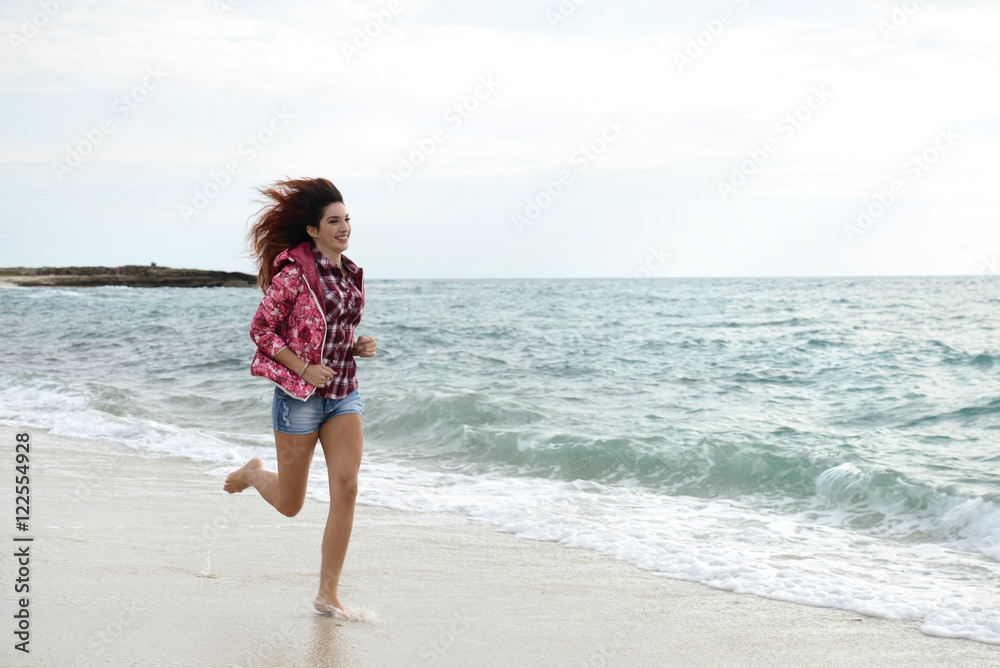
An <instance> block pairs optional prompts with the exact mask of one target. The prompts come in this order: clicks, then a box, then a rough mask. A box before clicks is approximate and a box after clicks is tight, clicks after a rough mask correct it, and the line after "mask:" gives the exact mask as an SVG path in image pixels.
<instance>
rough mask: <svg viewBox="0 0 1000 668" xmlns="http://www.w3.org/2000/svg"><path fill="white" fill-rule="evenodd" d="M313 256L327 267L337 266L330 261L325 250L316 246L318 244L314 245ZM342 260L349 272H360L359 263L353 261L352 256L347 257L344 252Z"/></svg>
mask: <svg viewBox="0 0 1000 668" xmlns="http://www.w3.org/2000/svg"><path fill="white" fill-rule="evenodd" d="M312 257H313V259H314V260H316V262H319V263H320V264H321V265H322V266H324V267H327V268H329V269H332V268H333V267H336V266H337V265H335V264H334V263H332V262H330V259H329V258H328V257H327V256H325V255H323V251H321V250H320V249H318V248H316V246H313V247H312ZM340 261H341V263H343V265H344V269H346V270H347V273H348V274H356V273H357V272H358V265H356V264H354V263H353V262H351V258H349V257H347V256H346V255H344V254H341V256H340Z"/></svg>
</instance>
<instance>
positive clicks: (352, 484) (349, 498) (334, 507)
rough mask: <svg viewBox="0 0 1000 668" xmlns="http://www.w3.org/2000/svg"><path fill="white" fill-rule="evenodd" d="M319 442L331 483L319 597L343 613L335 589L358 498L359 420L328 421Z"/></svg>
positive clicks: (361, 436) (320, 606) (361, 439)
mask: <svg viewBox="0 0 1000 668" xmlns="http://www.w3.org/2000/svg"><path fill="white" fill-rule="evenodd" d="M319 440H320V443H321V444H322V446H323V455H324V457H325V458H326V468H327V471H328V472H329V479H330V510H329V514H328V515H327V518H326V530H325V531H324V532H323V560H322V564H321V566H320V576H319V596H320V597H322V599H324V601H325V603H326V604H328V605H330V606H333V607H336V608H339V609H340V610H343V611H345V612H346V608H344V606H343V605H342V604H341V603H340V599H339V598H338V596H337V585H338V584H339V582H340V573H341V570H342V569H343V567H344V558H345V557H346V556H347V544H348V542H349V541H350V539H351V529H352V528H353V526H354V501H355V499H356V498H357V495H358V470H359V469H360V468H361V450H362V447H363V444H364V434H363V431H362V426H361V416H360V415H357V414H353V413H349V414H346V415H338V416H337V417H335V418H332V419H330V420H327V421H326V422H324V423H323V426H322V427H320V431H319ZM324 607H325V606H323V604H322V603H321V602H320V601H317V605H316V609H317V610H324ZM325 611H329V610H325Z"/></svg>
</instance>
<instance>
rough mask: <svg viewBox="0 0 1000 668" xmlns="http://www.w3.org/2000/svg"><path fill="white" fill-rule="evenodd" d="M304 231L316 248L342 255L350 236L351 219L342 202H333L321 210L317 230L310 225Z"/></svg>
mask: <svg viewBox="0 0 1000 668" xmlns="http://www.w3.org/2000/svg"><path fill="white" fill-rule="evenodd" d="M306 229H307V230H308V231H309V234H310V236H312V237H313V239H315V240H316V244H317V245H318V246H322V247H325V248H326V249H328V250H331V251H333V252H336V253H342V252H344V251H345V250H347V241H348V239H350V236H351V217H350V216H349V215H347V208H346V207H345V206H344V203H343V202H334V203H333V204H330V205H328V206H327V207H326V209H324V210H323V217H322V218H321V219H320V221H319V228H316V227H315V226H314V225H310V226H309V227H307V228H306Z"/></svg>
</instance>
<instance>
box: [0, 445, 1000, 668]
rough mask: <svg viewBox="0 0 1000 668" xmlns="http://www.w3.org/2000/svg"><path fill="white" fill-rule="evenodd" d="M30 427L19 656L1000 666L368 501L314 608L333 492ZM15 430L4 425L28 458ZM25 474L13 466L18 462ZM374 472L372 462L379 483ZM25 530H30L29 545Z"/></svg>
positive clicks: (901, 632) (898, 633)
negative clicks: (24, 626)
mask: <svg viewBox="0 0 1000 668" xmlns="http://www.w3.org/2000/svg"><path fill="white" fill-rule="evenodd" d="M27 431H28V432H29V433H30V434H31V441H32V444H33V447H32V455H31V456H32V461H31V522H30V531H28V532H27V533H25V534H17V535H19V536H25V535H30V536H32V537H33V538H34V540H33V542H32V543H31V548H30V549H31V562H30V568H31V572H30V578H31V582H30V584H31V592H30V604H29V610H30V614H31V617H30V620H31V627H30V632H31V641H30V648H31V653H30V654H28V655H23V654H21V653H20V652H14V651H13V649H12V648H13V644H14V642H15V640H14V639H13V635H12V634H13V631H14V620H13V614H14V611H15V601H14V595H13V582H12V581H13V579H14V575H13V573H14V572H15V566H16V563H15V559H14V557H13V549H9V548H10V547H11V546H12V545H15V543H14V542H13V537H14V534H15V532H14V530H13V528H12V527H13V519H12V518H13V514H14V494H13V484H7V485H4V486H3V487H2V490H0V497H2V501H0V503H2V508H3V509H4V510H3V512H4V513H6V514H7V517H8V518H11V519H10V520H9V521H8V522H6V523H5V526H6V527H7V528H5V529H4V532H3V538H4V540H5V542H6V543H7V548H6V549H4V550H3V553H4V557H3V559H2V564H3V573H4V574H5V575H4V578H5V580H7V581H6V582H4V583H3V587H2V589H3V592H4V595H3V610H2V614H0V617H2V618H3V620H4V622H3V623H2V624H3V628H2V629H0V631H2V632H3V633H2V637H4V638H5V639H6V640H5V641H4V642H5V644H6V646H5V647H4V650H3V652H2V656H3V657H4V661H3V664H4V665H13V666H107V665H111V666H117V665H130V666H131V665H142V666H269V667H273V666H281V665H284V666H432V665H433V666H546V667H552V666H712V667H717V666H768V667H769V668H770V667H774V666H806V665H808V666H872V665H877V666H996V665H998V664H1000V647H997V646H991V645H984V644H979V643H974V642H969V641H964V640H950V639H942V638H933V637H929V636H926V635H924V634H922V633H920V631H919V628H918V627H919V625H918V624H917V623H916V622H912V621H895V620H885V619H877V618H870V617H863V616H861V615H858V614H855V613H849V612H843V611H839V610H830V609H823V608H814V607H807V606H800V605H795V604H789V603H782V602H778V601H771V600H767V599H762V598H758V597H754V596H748V595H738V594H733V593H729V592H722V591H718V590H714V589H710V588H708V587H705V586H703V585H699V584H695V583H689V582H680V581H674V580H668V579H665V578H662V577H658V576H656V575H654V574H653V573H650V572H648V571H643V570H640V569H638V568H635V567H633V566H630V565H628V564H626V563H624V562H620V561H616V560H614V559H612V558H610V557H606V556H604V555H600V554H597V553H594V552H588V551H585V550H575V549H570V548H566V547H563V546H560V545H558V544H554V543H543V542H537V541H529V540H524V539H519V538H515V537H513V536H511V535H508V534H503V533H499V532H497V531H495V530H494V529H493V528H492V527H490V526H488V525H486V524H482V523H477V522H473V521H471V520H468V519H466V518H464V517H460V516H456V515H450V514H430V513H412V512H402V511H395V510H388V509H383V508H373V507H366V506H358V509H357V513H356V519H355V526H354V534H353V537H352V541H351V546H350V549H349V551H348V554H347V562H346V564H345V567H344V573H343V577H342V581H341V600H342V601H343V602H344V603H345V605H347V606H348V607H355V608H357V607H364V608H366V609H368V610H371V611H374V612H375V613H376V614H377V615H378V618H379V619H378V622H376V623H364V622H361V623H359V622H340V621H336V620H334V619H332V618H330V617H326V616H322V615H317V614H315V613H314V612H313V611H312V610H311V601H312V598H313V596H314V595H315V594H316V590H317V586H318V579H319V562H320V554H319V545H320V539H321V535H322V532H323V526H324V524H325V521H326V510H327V506H326V505H324V504H321V503H318V502H315V501H313V500H311V499H307V500H306V505H305V507H304V508H303V510H302V512H301V513H300V514H299V515H298V516H296V517H294V518H287V517H284V516H282V515H280V514H279V513H277V512H276V511H275V510H274V509H273V508H271V507H270V506H269V505H268V504H267V503H266V502H265V501H264V500H263V499H262V498H260V496H259V495H258V494H257V492H256V491H255V490H253V489H252V488H251V489H249V490H247V491H246V492H244V493H242V494H237V495H232V496H230V495H228V494H226V493H225V492H223V491H222V482H223V478H222V477H214V476H208V475H205V474H204V471H206V470H208V469H210V468H212V467H211V465H208V464H199V463H196V462H191V461H188V460H185V459H182V458H178V457H162V456H158V455H153V454H149V453H142V452H139V451H136V450H133V449H129V448H126V447H125V446H122V445H118V444H116V443H113V442H108V441H98V440H90V439H77V438H69V437H63V436H55V435H51V434H49V433H48V432H46V431H44V430H39V429H29V430H27ZM14 433H15V430H14V429H12V428H9V427H0V439H2V441H3V443H4V450H3V451H4V452H5V453H7V455H6V456H5V458H4V459H5V461H6V462H7V463H8V466H9V467H10V469H12V468H13V466H14V462H13V442H14V438H13V435H14ZM11 483H12V481H11ZM364 484H365V480H364V478H363V476H362V480H361V485H362V486H363V485H364ZM18 545H19V544H18Z"/></svg>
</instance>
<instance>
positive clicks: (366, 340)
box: [351, 336, 375, 357]
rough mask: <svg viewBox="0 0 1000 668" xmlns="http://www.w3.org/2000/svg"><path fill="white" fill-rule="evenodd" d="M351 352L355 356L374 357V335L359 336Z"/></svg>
mask: <svg viewBox="0 0 1000 668" xmlns="http://www.w3.org/2000/svg"><path fill="white" fill-rule="evenodd" d="M351 352H353V353H354V355H355V356H356V357H375V337H374V336H359V337H358V340H357V341H356V342H355V343H354V349H353V350H352V351H351Z"/></svg>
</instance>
